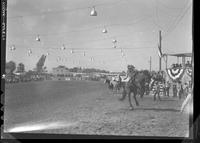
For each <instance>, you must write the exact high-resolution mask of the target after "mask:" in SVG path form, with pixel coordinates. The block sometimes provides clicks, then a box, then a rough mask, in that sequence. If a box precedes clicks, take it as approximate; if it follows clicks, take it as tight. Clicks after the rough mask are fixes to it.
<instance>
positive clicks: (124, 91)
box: [119, 87, 127, 101]
mask: <svg viewBox="0 0 200 143" xmlns="http://www.w3.org/2000/svg"><path fill="white" fill-rule="evenodd" d="M126 94H127V93H126V90H125V88H124V87H123V91H122V98H120V99H119V100H121V101H123V100H124V99H125V98H126Z"/></svg>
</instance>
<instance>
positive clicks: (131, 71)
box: [125, 65, 137, 83]
mask: <svg viewBox="0 0 200 143" xmlns="http://www.w3.org/2000/svg"><path fill="white" fill-rule="evenodd" d="M127 68H128V69H127V75H126V78H125V79H127V78H129V81H128V82H129V83H130V81H131V80H135V75H136V72H137V71H136V69H135V67H134V66H133V65H128V66H127Z"/></svg>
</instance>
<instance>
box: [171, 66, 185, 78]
mask: <svg viewBox="0 0 200 143" xmlns="http://www.w3.org/2000/svg"><path fill="white" fill-rule="evenodd" d="M167 74H168V76H169V77H170V78H171V79H172V80H173V81H177V80H180V79H181V78H182V76H183V74H184V69H183V68H171V69H167Z"/></svg>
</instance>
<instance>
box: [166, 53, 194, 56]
mask: <svg viewBox="0 0 200 143" xmlns="http://www.w3.org/2000/svg"><path fill="white" fill-rule="evenodd" d="M166 55H167V56H175V57H192V53H179V54H166Z"/></svg>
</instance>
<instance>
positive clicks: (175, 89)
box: [173, 82, 177, 97]
mask: <svg viewBox="0 0 200 143" xmlns="http://www.w3.org/2000/svg"><path fill="white" fill-rule="evenodd" d="M173 97H177V87H176V83H175V82H174V83H173Z"/></svg>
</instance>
